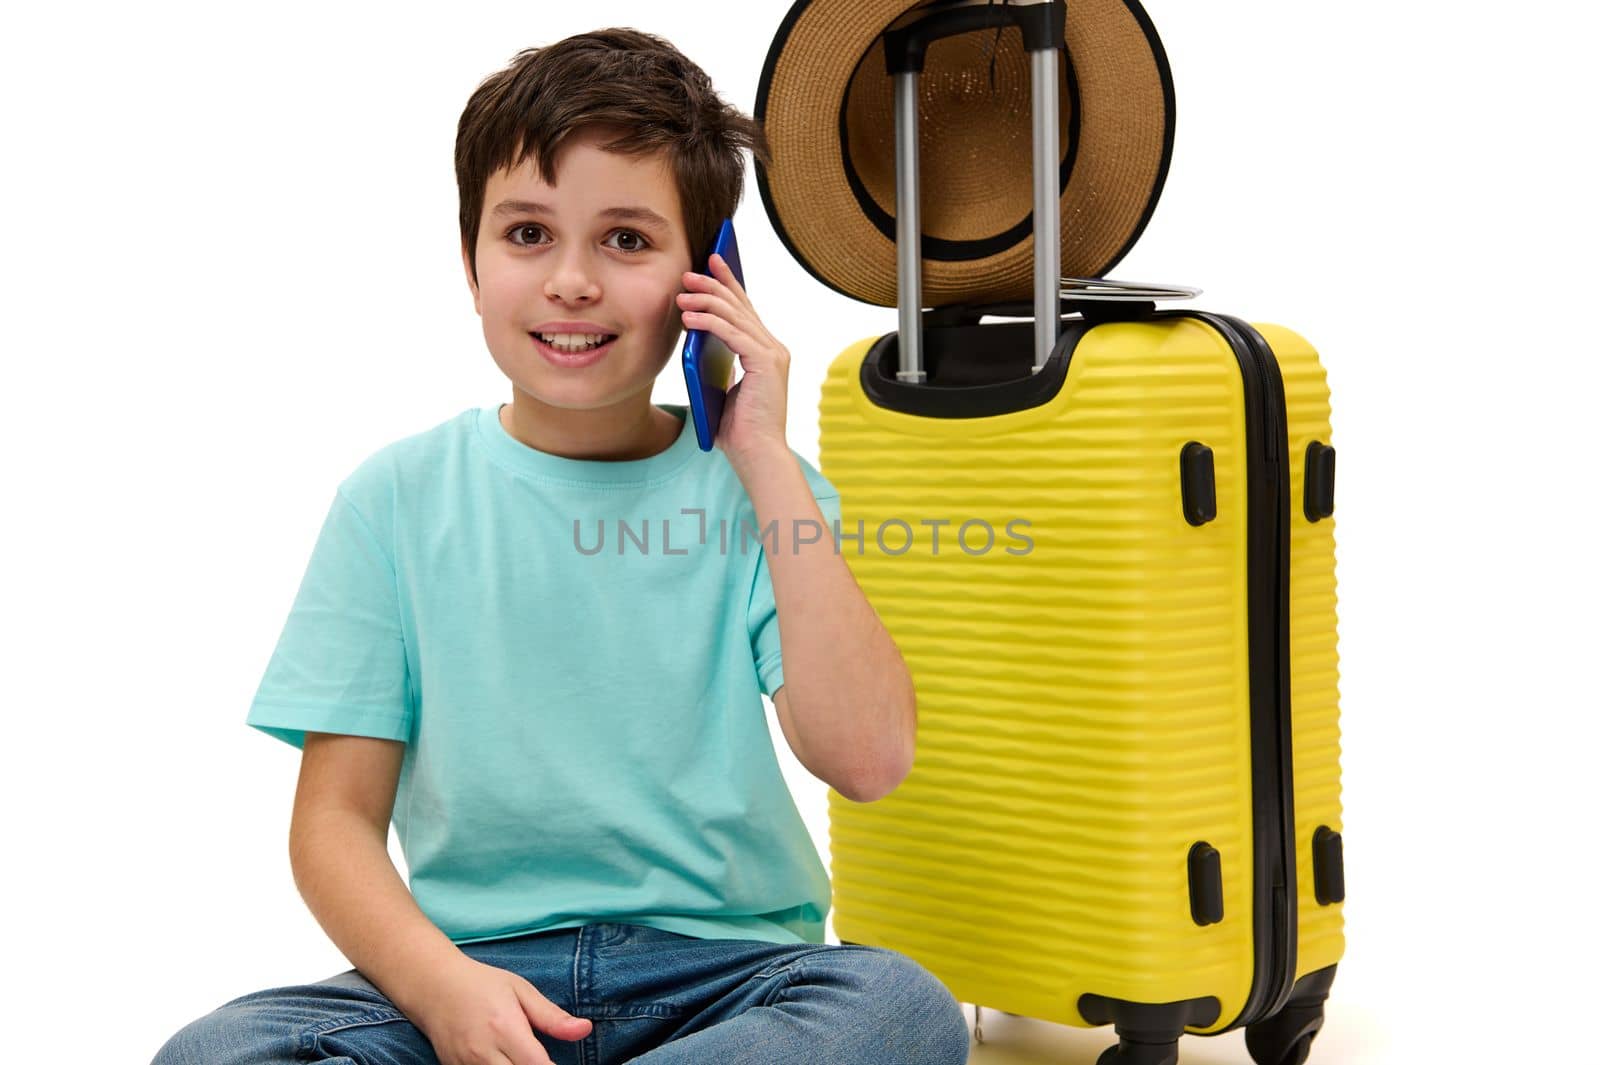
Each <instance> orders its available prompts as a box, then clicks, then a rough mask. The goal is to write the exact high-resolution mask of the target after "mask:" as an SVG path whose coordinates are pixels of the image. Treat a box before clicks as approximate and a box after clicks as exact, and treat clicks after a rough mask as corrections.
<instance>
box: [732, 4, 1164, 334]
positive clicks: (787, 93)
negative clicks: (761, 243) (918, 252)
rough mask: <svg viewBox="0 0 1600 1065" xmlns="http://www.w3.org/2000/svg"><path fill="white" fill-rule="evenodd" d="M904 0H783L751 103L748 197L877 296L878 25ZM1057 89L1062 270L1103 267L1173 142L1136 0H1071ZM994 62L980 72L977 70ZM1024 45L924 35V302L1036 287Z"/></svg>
mask: <svg viewBox="0 0 1600 1065" xmlns="http://www.w3.org/2000/svg"><path fill="white" fill-rule="evenodd" d="M947 2H948V0H945V2H934V3H923V4H919V3H917V2H916V0H795V3H794V6H793V7H792V8H790V10H789V13H788V14H787V15H786V16H785V17H784V20H783V24H782V25H781V26H780V27H779V28H778V33H777V36H776V38H774V40H773V42H772V47H771V49H770V50H769V51H768V53H767V60H766V64H765V66H764V67H763V69H762V71H761V83H760V88H759V89H758V91H757V94H756V105H755V116H754V117H755V118H756V120H757V121H758V122H761V123H762V125H763V127H764V129H765V131H766V135H767V139H768V142H769V145H770V147H771V149H772V165H771V166H770V167H766V166H763V165H762V164H761V163H760V161H759V160H758V161H757V162H756V182H757V185H758V186H759V188H760V190H761V202H762V203H763V204H764V205H765V206H766V209H767V215H768V217H770V218H771V219H772V224H773V226H774V227H775V228H776V229H777V232H778V236H779V237H780V238H782V240H783V242H784V244H785V246H787V247H788V249H789V251H790V253H791V254H793V255H794V257H795V258H796V259H798V260H799V261H800V263H801V265H803V266H804V267H805V268H806V269H807V270H808V271H809V272H810V273H811V274H812V275H813V276H815V277H816V278H817V279H818V280H819V281H821V282H822V283H823V284H825V285H827V286H828V287H830V288H832V289H835V290H836V291H838V292H841V293H843V294H844V295H846V296H850V297H852V298H854V299H858V300H862V301H864V302H867V303H874V304H879V305H881V306H886V307H892V306H894V305H895V292H896V288H897V287H898V282H897V277H896V268H895V216H894V210H895V175H894V82H893V80H892V79H891V78H890V76H889V74H888V72H887V69H886V67H885V63H884V54H883V41H882V38H881V34H882V33H883V31H884V30H885V29H886V28H888V27H889V26H890V24H891V23H894V22H895V21H896V20H897V19H899V18H900V17H901V16H902V15H904V14H905V13H906V12H908V11H910V10H911V9H912V8H915V7H928V8H930V9H932V8H938V7H943V6H946V3H947ZM1066 41H1067V48H1066V53H1065V55H1063V57H1062V61H1061V69H1060V75H1059V81H1058V86H1059V96H1060V100H1061V139H1060V143H1061V152H1062V161H1061V184H1062V191H1061V272H1062V273H1063V274H1066V275H1068V276H1075V277H1103V276H1104V275H1105V273H1106V271H1108V270H1109V269H1111V267H1113V266H1114V265H1116V263H1117V262H1119V261H1120V260H1121V259H1122V257H1123V256H1124V255H1125V254H1126V253H1127V251H1128V249H1129V248H1130V247H1132V245H1133V242H1134V241H1135V240H1136V239H1137V238H1138V236H1139V234H1140V233H1141V232H1143V230H1144V227H1145V223H1146V222H1148V221H1149V219H1150V214H1151V212H1152V211H1153V210H1154V209H1155V204H1156V200H1157V198H1158V197H1159V196H1160V195H1161V186H1162V183H1163V182H1164V181H1165V180H1166V175H1167V163H1168V161H1169V160H1170V158H1171V155H1172V129H1173V117H1174V116H1173V108H1174V103H1173V93H1172V72H1171V70H1170V68H1169V67H1168V65H1167V57H1166V53H1165V52H1164V51H1163V50H1162V48H1161V42H1160V40H1159V39H1158V38H1157V36H1156V31H1155V27H1154V26H1152V25H1151V23H1150V19H1149V16H1147V15H1146V14H1145V12H1144V9H1143V8H1142V7H1140V6H1139V3H1138V0H1070V2H1069V3H1068V4H1067V10H1066ZM991 62H992V64H993V65H992V70H993V88H992V89H991V87H990V71H991ZM1028 66H1029V61H1028V53H1027V52H1026V51H1024V50H1023V47H1022V35H1021V33H1020V32H1019V31H1018V30H1017V29H1016V28H1015V27H1014V26H1008V27H1006V28H1004V29H1003V30H1001V31H999V34H998V37H997V35H996V31H995V30H994V29H988V30H980V31H974V32H969V33H963V34H959V35H957V36H953V37H946V38H943V39H940V40H936V41H934V42H933V43H932V44H931V45H930V46H929V48H928V52H927V60H926V65H925V66H924V68H923V72H922V76H921V79H920V84H919V87H918V96H919V115H920V118H919V123H920V136H919V141H918V143H919V145H920V154H921V157H922V158H921V166H920V168H919V169H920V172H921V187H922V232H923V249H922V253H923V281H922V291H923V303H924V304H925V305H926V306H941V305H944V304H950V303H989V302H1000V301H1009V300H1032V298H1033V237H1032V214H1033V183H1032V169H1031V168H1032V160H1031V158H1030V156H1031V145H1032V136H1031V130H1030V99H1031V97H1030V93H1031V90H1030V82H1029V77H1028Z"/></svg>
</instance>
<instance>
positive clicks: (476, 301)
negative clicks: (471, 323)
mask: <svg viewBox="0 0 1600 1065" xmlns="http://www.w3.org/2000/svg"><path fill="white" fill-rule="evenodd" d="M461 269H462V270H464V271H466V275H467V287H468V288H470V289H471V290H472V309H473V310H475V311H477V312H478V317H479V318H482V317H483V301H482V299H480V298H479V296H478V286H477V285H476V284H474V283H473V280H472V258H471V257H470V256H469V255H468V254H467V242H466V241H462V242H461Z"/></svg>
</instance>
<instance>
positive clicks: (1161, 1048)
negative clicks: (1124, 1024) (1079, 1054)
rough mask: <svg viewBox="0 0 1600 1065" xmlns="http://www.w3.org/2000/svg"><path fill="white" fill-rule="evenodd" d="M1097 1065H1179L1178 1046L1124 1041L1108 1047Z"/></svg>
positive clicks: (1172, 1043)
mask: <svg viewBox="0 0 1600 1065" xmlns="http://www.w3.org/2000/svg"><path fill="white" fill-rule="evenodd" d="M1095 1065H1178V1044H1177V1042H1176V1041H1174V1042H1171V1043H1130V1042H1128V1041H1127V1040H1126V1039H1124V1040H1122V1041H1121V1042H1119V1043H1118V1044H1117V1045H1116V1046H1114V1047H1106V1050H1105V1053H1104V1054H1101V1055H1100V1057H1099V1058H1098V1059H1097V1060H1096V1062H1095Z"/></svg>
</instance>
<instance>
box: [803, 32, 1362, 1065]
mask: <svg viewBox="0 0 1600 1065" xmlns="http://www.w3.org/2000/svg"><path fill="white" fill-rule="evenodd" d="M990 10H991V11H992V15H991V16H990V17H992V18H995V19H1009V18H1014V17H1016V15H1015V13H1014V9H1011V8H1009V7H996V8H993V9H990ZM966 20H967V21H968V22H970V21H971V16H970V15H968V16H966ZM990 24H991V25H992V24H993V23H990ZM912 32H916V31H915V30H913V31H912ZM923 32H924V34H925V35H935V36H936V35H938V33H939V32H940V27H939V26H938V24H937V17H936V16H934V17H930V18H928V19H925V20H924V24H923ZM946 32H960V29H956V30H947V31H946ZM924 43H925V39H924ZM1047 47H1062V44H1061V40H1060V37H1059V35H1056V36H1055V38H1054V40H1053V41H1051V42H1049V43H1048V44H1047ZM908 51H910V52H914V51H915V49H909V50H908ZM1040 56H1044V57H1047V58H1053V57H1050V55H1049V53H1048V51H1047V50H1045V49H1041V50H1040V52H1039V54H1036V56H1035V59H1036V60H1037V59H1039V58H1040ZM891 62H892V60H891ZM914 65H915V64H914V63H913V64H912V66H913V69H910V70H903V71H897V73H898V75H899V89H898V91H900V92H902V93H905V94H907V95H905V96H902V97H901V101H902V104H904V103H905V102H906V100H907V99H909V100H910V101H914V100H915V99H916V96H915V93H916V88H915V78H916V71H915V69H914ZM1033 70H1034V76H1035V78H1038V77H1040V76H1041V72H1042V71H1053V70H1054V67H1053V66H1052V65H1049V64H1046V63H1042V62H1035V64H1034V66H1033ZM1043 99H1044V100H1045V101H1046V105H1045V106H1041V105H1040V103H1039V101H1040V100H1041V95H1040V92H1039V91H1038V90H1037V88H1036V92H1035V96H1034V100H1035V106H1034V115H1033V119H1034V122H1033V126H1034V161H1035V171H1036V175H1035V176H1036V188H1040V189H1042V190H1044V192H1043V193H1042V194H1041V195H1038V196H1036V198H1035V203H1036V215H1035V216H1036V218H1038V219H1039V221H1040V224H1039V226H1038V232H1041V233H1052V232H1055V230H1054V228H1053V227H1054V225H1055V219H1054V218H1053V217H1052V216H1053V215H1055V214H1058V213H1059V212H1058V206H1059V205H1058V201H1057V200H1056V198H1055V197H1054V196H1053V195H1050V194H1049V193H1050V192H1051V191H1053V190H1054V189H1055V188H1056V186H1055V185H1054V183H1053V182H1052V181H1051V180H1050V178H1051V177H1052V175H1050V174H1049V173H1048V170H1049V167H1050V166H1051V162H1052V161H1053V160H1056V159H1058V158H1059V156H1058V153H1057V150H1056V148H1055V146H1054V143H1053V139H1052V131H1053V129H1054V126H1055V122H1054V116H1053V114H1052V112H1051V109H1050V108H1051V107H1052V106H1053V104H1051V103H1050V100H1051V97H1050V95H1049V94H1048V91H1046V92H1045V94H1044V96H1043ZM897 113H898V114H899V115H900V116H901V119H902V120H901V122H900V123H898V124H897V138H898V140H899V141H900V151H899V152H897V160H898V161H899V162H900V164H901V166H902V169H909V172H906V173H902V174H901V175H900V179H901V182H902V184H901V185H900V188H901V189H902V190H905V191H906V192H908V194H909V195H908V197H907V196H903V197H902V202H907V201H908V200H909V204H913V205H914V204H915V200H916V195H917V193H916V186H917V177H918V175H917V174H916V172H915V167H914V165H912V166H909V168H908V167H907V157H908V156H910V157H911V158H912V159H913V160H914V150H913V149H914V139H915V135H916V134H915V126H914V122H907V121H905V119H906V117H907V116H914V114H915V111H914V109H913V108H910V107H907V106H901V107H899V108H897ZM907 126H909V127H910V128H909V129H908V128H907ZM1041 167H1043V168H1044V169H1045V173H1044V174H1043V175H1041V174H1040V169H1041ZM909 214H910V215H911V217H912V219H913V220H914V218H915V211H914V210H911V211H910V212H909ZM902 224H903V228H902V230H901V239H900V240H899V246H900V255H901V270H900V277H901V279H902V284H901V286H900V291H901V295H902V299H903V300H906V299H908V293H909V299H910V300H911V301H913V302H903V303H902V306H901V308H900V310H901V323H902V327H901V329H900V330H899V331H897V332H894V333H889V334H887V335H885V336H882V337H875V338H867V339H864V340H862V341H860V342H858V343H856V344H853V345H851V346H850V347H849V348H847V349H846V350H845V351H843V352H842V353H841V354H840V355H839V356H838V357H837V358H836V359H835V360H834V361H833V363H832V365H831V366H830V368H829V371H828V375H827V378H826V381H825V383H824V386H823V394H822V399H821V403H820V421H821V442H820V467H821V469H822V472H823V473H824V474H825V475H826V476H827V477H828V479H829V480H830V481H831V482H832V483H833V484H834V485H835V486H836V487H837V488H838V489H839V492H840V502H841V513H842V522H841V528H840V534H841V536H840V540H839V549H840V551H841V553H842V554H843V556H844V558H845V559H846V562H847V563H848V565H849V566H850V569H851V571H852V573H853V574H854V576H855V578H856V580H857V581H858V583H859V584H860V586H861V588H862V589H863V591H864V593H865V594H866V596H867V598H868V599H869V601H870V602H871V603H872V605H873V607H874V608H875V610H876V611H877V613H878V615H879V617H880V618H881V619H882V621H883V623H884V625H885V626H886V627H887V628H888V630H889V632H890V633H891V634H892V636H893V637H894V640H895V643H896V644H897V645H898V646H899V648H900V650H901V652H902V654H903V655H904V657H905V660H906V662H907V664H908V666H909V667H910V670H911V673H912V675H913V678H914V680H915V684H916V693H917V715H918V734H917V753H916V760H915V764H914V768H913V769H912V771H911V773H910V775H909V776H908V777H907V778H906V780H905V781H904V782H903V783H902V784H901V785H900V787H899V788H898V789H897V790H896V791H895V792H893V793H892V794H890V795H889V796H888V797H886V798H884V799H882V800H880V801H877V802H874V803H870V804H858V803H854V802H851V801H850V800H847V799H845V798H844V797H843V796H841V795H840V794H838V793H837V792H833V791H830V792H829V795H828V803H829V818H830V843H831V858H832V878H833V886H834V897H833V921H834V927H835V930H836V932H837V934H838V935H839V937H840V938H841V940H842V941H843V942H847V943H863V944H870V945H877V946H883V947H888V948H890V949H893V950H896V951H900V952H902V953H905V954H907V955H909V956H911V957H913V958H915V959H916V960H917V961H919V962H920V963H921V964H923V965H924V966H925V967H926V968H928V969H929V970H930V971H931V972H933V973H934V974H935V975H937V976H938V977H939V978H940V979H941V980H942V981H943V982H944V983H945V985H946V986H948V987H949V988H950V989H951V990H952V992H953V993H954V994H955V996H956V997H957V998H958V999H959V1000H961V1001H963V1002H971V1003H973V1004H975V1005H976V1006H978V1007H979V1013H978V1020H979V1033H978V1035H979V1039H980V1041H981V1038H982V1034H981V1008H982V1007H985V1006H987V1007H993V1008H998V1009H1000V1010H1003V1011H1006V1012H1009V1013H1013V1014H1020V1015H1026V1016H1029V1017H1036V1018H1040V1019H1043V1020H1048V1021H1053V1022H1056V1023H1061V1024H1068V1025H1079V1026H1096V1025H1104V1024H1113V1025H1115V1028H1116V1031H1117V1034H1118V1038H1119V1041H1118V1043H1117V1045H1115V1046H1112V1047H1111V1048H1109V1049H1108V1050H1107V1051H1106V1053H1105V1055H1103V1056H1102V1058H1101V1061H1102V1062H1111V1061H1116V1062H1139V1063H1163V1065H1170V1063H1173V1062H1176V1061H1177V1047H1178V1040H1179V1037H1180V1036H1181V1035H1182V1034H1184V1033H1186V1032H1188V1033H1195V1034H1206V1035H1210V1034H1217V1033H1220V1032H1225V1031H1229V1030H1231V1029H1233V1028H1237V1027H1241V1026H1243V1027H1245V1028H1246V1042H1247V1044H1248V1047H1249V1051H1250V1054H1251V1055H1252V1057H1253V1058H1254V1059H1255V1060H1256V1061H1257V1062H1261V1063H1272V1065H1277V1063H1280V1062H1282V1063H1288V1062H1302V1061H1304V1060H1305V1059H1306V1057H1307V1055H1308V1053H1309V1049H1310V1044H1311V1041H1312V1039H1313V1038H1314V1036H1315V1035H1316V1032H1317V1030H1318V1029H1319V1028H1320V1026H1321V1023H1322V1015H1323V1005H1322V1004H1323V1001H1324V999H1325V998H1326V996H1327V994H1328V990H1329V987H1330V985H1331V983H1332V980H1333V975H1334V972H1335V968H1336V965H1337V963H1338V961H1339V960H1340V958H1341V957H1342V955H1343V951H1344V938H1343V924H1342V908H1343V907H1342V902H1343V898H1344V883H1343V856H1342V836H1341V832H1342V826H1341V814H1340V781H1339V711H1338V686H1337V685H1338V674H1337V649H1336V616H1335V607H1336V599H1335V581H1334V521H1333V516H1332V515H1333V469H1334V466H1333V462H1334V449H1333V441H1332V433H1331V428H1330V425H1329V393H1328V388H1327V383H1326V377H1325V374H1324V371H1323V368H1322V366H1321V363H1320V361H1319V358H1318V355H1317V352H1316V351H1315V350H1314V349H1313V348H1312V346H1311V345H1310V343H1308V342H1307V341H1306V340H1305V338H1303V337H1301V336H1299V335H1298V334H1296V333H1294V332H1292V331H1291V330H1289V329H1286V328H1283V327H1281V326H1276V325H1266V324H1251V323H1247V322H1244V321H1241V320H1240V319H1238V318H1236V317H1232V316H1229V315H1224V314H1217V313H1208V312H1203V311H1197V310H1182V311H1177V310H1168V311H1158V310H1156V308H1155V305H1154V304H1153V303H1145V302H1135V303H1089V302H1081V303H1076V302H1070V301H1069V302H1067V303H1063V304H1058V302H1057V301H1058V299H1059V297H1058V292H1057V284H1058V283H1057V280H1056V273H1057V271H1056V270H1054V269H1052V268H1050V267H1049V266H1048V265H1046V266H1044V267H1041V269H1040V270H1039V271H1038V272H1037V273H1036V279H1037V280H1038V281H1039V282H1040V285H1039V289H1040V291H1039V292H1038V293H1036V298H1035V303H1034V306H1035V308H1041V307H1042V308H1048V309H1050V310H1049V311H1046V313H1045V314H1044V315H1043V316H1042V317H1041V316H1040V315H1039V314H1038V313H1037V311H1036V312H1035V317H1034V320H1033V321H1032V322H1028V321H1021V322H1002V323H989V324H984V323H983V322H982V320H981V319H982V317H983V316H984V315H985V314H989V315H995V314H999V315H1013V316H1020V315H1025V314H1027V308H1025V307H1023V306H1021V305H1015V304H1012V305H990V306H986V307H971V306H958V307H943V308H939V309H936V310H934V311H930V312H927V313H926V314H919V313H917V307H918V302H919V301H918V300H917V297H916V295H915V292H916V286H915V285H914V284H908V283H907V282H908V281H909V279H911V278H914V277H915V276H916V275H917V272H918V271H919V270H920V261H919V259H918V258H917V247H918V242H917V241H916V239H915V234H916V229H915V228H914V227H911V226H907V225H905V219H904V218H902ZM908 230H909V232H908ZM1038 243H1039V244H1040V245H1049V244H1055V245H1058V243H1059V242H1058V241H1055V240H1045V239H1041V240H1040V241H1039V242H1038ZM1057 250H1058V249H1057ZM1046 251H1047V252H1048V248H1046ZM1046 282H1048V286H1047V285H1046ZM1052 311H1054V312H1055V313H1051V312H1052ZM1060 312H1070V313H1066V314H1061V313H1060ZM1052 333H1053V334H1054V336H1053V337H1051V338H1050V340H1049V342H1048V343H1045V342H1044V341H1043V340H1042V339H1041V338H1043V337H1047V336H1050V335H1051V334H1052ZM908 334H909V335H910V336H912V337H913V338H914V341H915V342H908V343H907V345H906V346H907V347H910V348H911V350H912V352H913V355H912V357H911V359H909V360H904V359H903V357H902V340H903V339H904V338H905V337H906V336H907V335H908ZM1045 352H1048V355H1047V356H1046V355H1045V354H1044V353H1045ZM903 361H910V362H911V364H912V365H911V366H910V367H907V366H904V365H902V362H903Z"/></svg>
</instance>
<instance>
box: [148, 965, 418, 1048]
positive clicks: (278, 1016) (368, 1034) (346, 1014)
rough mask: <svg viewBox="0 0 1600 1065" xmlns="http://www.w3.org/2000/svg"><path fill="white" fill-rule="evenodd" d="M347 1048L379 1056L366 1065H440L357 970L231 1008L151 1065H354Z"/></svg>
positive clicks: (176, 1038) (176, 1040) (180, 1036)
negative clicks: (379, 1064)
mask: <svg viewBox="0 0 1600 1065" xmlns="http://www.w3.org/2000/svg"><path fill="white" fill-rule="evenodd" d="M347 1043H360V1044H363V1046H364V1047H366V1048H370V1049H371V1050H372V1051H374V1052H375V1053H374V1054H373V1055H371V1056H370V1057H369V1056H363V1058H362V1059H361V1060H362V1061H393V1062H405V1063H408V1065H409V1063H411V1062H415V1063H417V1065H438V1058H437V1057H435V1056H434V1053H433V1047H432V1045H431V1044H429V1042H428V1040H427V1038H426V1037H425V1036H424V1035H423V1034H422V1032H421V1031H420V1030H418V1029H417V1028H416V1027H415V1026H414V1025H412V1023H411V1022H410V1021H409V1020H407V1019H406V1017H405V1015H404V1014H402V1013H401V1012H400V1011H399V1010H398V1009H396V1008H395V1007H394V1004H393V1003H391V1002H390V1001H389V1000H388V999H387V998H385V997H384V995H383V993H382V992H380V991H379V990H378V989H377V988H376V987H374V986H373V985H372V983H371V982H370V981H368V980H367V979H366V978H365V977H363V976H362V975H361V974H360V973H359V972H357V971H356V970H354V969H349V970H346V971H345V972H342V973H339V974H338V975H336V976H330V977H328V978H327V979H326V980H319V981H317V982H316V983H314V984H292V985H289V986H287V987H273V988H268V989H266V990H264V991H252V992H251V993H250V994H248V995H242V996H240V997H239V998H236V999H233V1000H232V1001H231V1002H227V1003H224V1004H223V1005H221V1006H218V1007H217V1008H216V1009H214V1010H212V1011H211V1012H210V1013H208V1014H206V1015H204V1016H203V1017H199V1018H196V1019H195V1020H193V1021H191V1022H189V1023H188V1024H187V1025H185V1026H184V1027H182V1028H180V1029H179V1030H178V1032H177V1033H176V1034H175V1035H173V1036H172V1038H170V1039H168V1040H167V1042H166V1043H165V1044H164V1045H163V1046H162V1047H161V1049H160V1050H158V1051H157V1052H156V1056H155V1059H154V1060H153V1061H152V1062H151V1065H290V1063H295V1065H299V1063H302V1062H307V1061H322V1062H328V1063H330V1065H333V1063H337V1065H347V1063H350V1062H353V1061H355V1060H356V1059H354V1058H352V1057H350V1056H348V1055H347V1053H346V1051H347V1047H346V1044H347ZM341 1053H346V1056H339V1055H340V1054H341ZM379 1055H381V1056H379Z"/></svg>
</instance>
